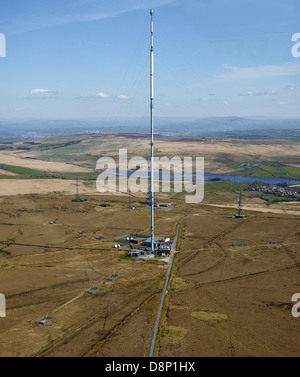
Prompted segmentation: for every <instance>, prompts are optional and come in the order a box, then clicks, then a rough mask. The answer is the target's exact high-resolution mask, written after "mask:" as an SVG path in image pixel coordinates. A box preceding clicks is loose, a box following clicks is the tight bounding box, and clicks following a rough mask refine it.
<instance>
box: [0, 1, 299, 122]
mask: <svg viewBox="0 0 300 377" xmlns="http://www.w3.org/2000/svg"><path fill="white" fill-rule="evenodd" d="M150 8H153V9H154V44H155V47H154V49H155V114H156V115H157V116H160V117H169V116H180V117H188V116H191V117H195V118H197V117H208V116H244V117H247V116H253V117H254V116H256V117H300V58H295V57H293V56H292V52H291V51H292V47H293V45H294V44H295V42H292V36H293V35H294V34H295V33H300V23H299V15H300V2H299V0H60V1H58V0H26V1H24V0H10V1H7V0H6V1H2V2H1V3H0V33H2V34H4V35H5V37H6V57H5V58H0V83H1V85H0V101H1V103H0V120H1V119H3V120H6V119H13V118H21V119H22V118H24V119H98V118H114V117H122V116H125V117H127V116H128V117H137V118H139V117H140V118H142V117H147V116H148V115H149V100H148V98H149V47H150V46H149V44H150V35H149V31H150V26H149V24H150V15H149V10H150ZM299 50H300V49H299Z"/></svg>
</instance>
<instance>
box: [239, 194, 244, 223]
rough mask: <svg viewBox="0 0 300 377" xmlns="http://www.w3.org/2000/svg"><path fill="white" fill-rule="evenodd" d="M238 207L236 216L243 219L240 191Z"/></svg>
mask: <svg viewBox="0 0 300 377" xmlns="http://www.w3.org/2000/svg"><path fill="white" fill-rule="evenodd" d="M238 204H239V206H238V211H239V212H238V216H239V217H243V213H244V210H243V205H242V190H240V198H239V202H238Z"/></svg>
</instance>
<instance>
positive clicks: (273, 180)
mask: <svg viewBox="0 0 300 377" xmlns="http://www.w3.org/2000/svg"><path fill="white" fill-rule="evenodd" d="M118 173H119V174H121V175H123V174H124V175H125V174H126V173H125V172H124V171H119V172H118ZM131 174H132V171H127V176H128V177H130V175H131ZM138 174H139V175H140V176H141V177H142V178H146V177H147V172H142V171H139V172H138ZM148 177H150V172H149V173H148ZM154 177H155V178H154V179H158V177H159V179H161V174H158V173H156V174H155V175H154ZM213 178H219V179H222V180H227V181H231V182H241V183H254V182H257V181H260V182H263V183H268V184H270V185H276V184H279V183H286V184H288V185H293V184H300V181H297V180H294V179H288V178H258V177H238V176H235V175H218V174H211V173H204V180H205V181H209V180H210V179H213ZM173 179H175V180H181V179H182V175H181V174H175V175H174V174H171V180H173ZM194 179H195V175H194V174H193V180H194ZM198 181H200V179H199V180H198Z"/></svg>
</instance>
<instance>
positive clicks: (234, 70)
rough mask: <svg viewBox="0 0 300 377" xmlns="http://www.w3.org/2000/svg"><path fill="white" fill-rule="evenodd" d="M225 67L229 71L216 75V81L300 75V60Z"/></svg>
mask: <svg viewBox="0 0 300 377" xmlns="http://www.w3.org/2000/svg"><path fill="white" fill-rule="evenodd" d="M224 68H226V69H227V70H228V71H227V72H224V73H223V74H221V75H220V76H218V77H216V78H215V80H214V81H216V82H224V83H225V82H232V81H242V80H253V79H265V78H270V77H282V76H299V75H300V62H293V63H284V64H278V65H262V66H257V67H244V68H241V67H229V66H224Z"/></svg>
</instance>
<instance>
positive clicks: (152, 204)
mask: <svg viewBox="0 0 300 377" xmlns="http://www.w3.org/2000/svg"><path fill="white" fill-rule="evenodd" d="M150 16H151V24H150V31H151V48H150V123H151V141H150V146H151V173H150V175H151V178H150V196H151V252H152V253H154V192H153V191H154V181H153V170H154V159H153V151H154V150H153V144H154V138H153V127H154V122H153V101H154V86H153V84H154V48H153V9H151V10H150Z"/></svg>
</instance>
